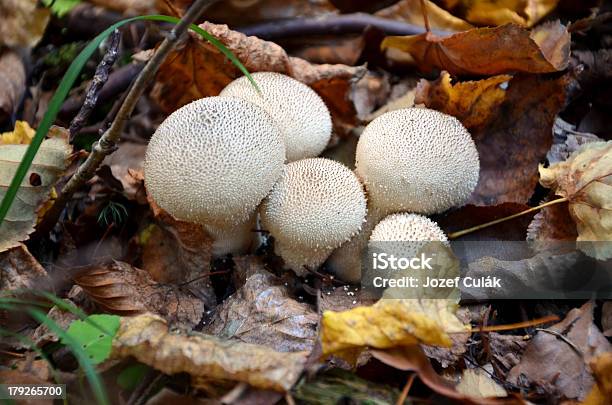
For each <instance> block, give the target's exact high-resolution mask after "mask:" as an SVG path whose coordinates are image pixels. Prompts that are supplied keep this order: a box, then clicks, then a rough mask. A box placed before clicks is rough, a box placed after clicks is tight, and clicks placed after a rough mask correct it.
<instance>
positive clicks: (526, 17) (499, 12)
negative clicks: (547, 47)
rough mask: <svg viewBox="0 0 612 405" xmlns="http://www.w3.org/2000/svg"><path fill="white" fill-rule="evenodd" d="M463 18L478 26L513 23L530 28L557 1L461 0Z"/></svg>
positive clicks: (549, 10)
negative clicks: (463, 10)
mask: <svg viewBox="0 0 612 405" xmlns="http://www.w3.org/2000/svg"><path fill="white" fill-rule="evenodd" d="M461 3H462V4H463V6H464V7H465V9H466V10H465V18H466V20H468V21H469V22H471V23H474V24H478V25H502V24H506V23H515V24H519V25H524V26H527V27H531V26H532V25H534V24H535V23H537V22H538V21H540V20H541V19H542V17H544V16H545V15H546V14H548V13H550V12H551V11H552V10H553V9H554V8H555V7H556V6H557V4H558V3H559V0H489V1H474V0H461Z"/></svg>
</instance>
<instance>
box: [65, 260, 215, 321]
mask: <svg viewBox="0 0 612 405" xmlns="http://www.w3.org/2000/svg"><path fill="white" fill-rule="evenodd" d="M74 282H75V283H76V284H78V285H79V286H80V287H81V288H82V289H83V291H84V292H85V294H87V296H88V297H89V298H90V299H91V300H93V301H94V302H96V303H97V304H98V305H99V306H100V307H101V308H102V309H104V311H105V312H110V313H113V314H118V315H134V314H139V313H143V312H147V311H148V312H153V313H156V314H159V315H161V316H163V317H164V318H165V319H167V320H168V321H169V322H172V323H173V324H180V325H186V326H188V327H193V326H195V325H197V324H198V323H199V322H200V320H201V319H202V315H203V313H204V303H203V302H202V301H201V300H199V299H198V298H197V297H195V296H193V295H192V294H191V293H189V292H188V291H185V288H181V287H178V286H172V285H164V284H159V283H157V282H155V281H153V280H152V279H151V277H150V276H149V274H148V273H147V272H146V271H144V270H141V269H137V268H135V267H132V266H130V265H129V264H127V263H122V262H114V263H111V264H106V265H96V266H90V267H88V268H85V269H82V270H81V271H80V272H79V275H78V276H76V277H74Z"/></svg>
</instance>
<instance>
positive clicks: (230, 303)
mask: <svg viewBox="0 0 612 405" xmlns="http://www.w3.org/2000/svg"><path fill="white" fill-rule="evenodd" d="M279 284H280V280H279V279H278V278H277V277H275V276H274V275H272V274H270V273H268V272H267V271H265V270H263V269H261V268H260V270H259V271H258V272H257V273H255V274H252V275H251V276H250V277H248V278H247V280H246V283H245V284H244V285H243V286H242V287H241V288H240V289H239V290H238V291H237V292H236V293H235V294H234V295H232V296H231V297H229V298H228V299H226V300H225V302H224V303H223V304H222V305H221V306H219V307H217V308H216V309H215V315H214V317H213V319H212V322H210V323H209V324H208V325H207V326H206V327H205V329H204V330H203V331H204V332H205V333H209V334H211V335H215V336H217V337H220V338H224V339H232V340H238V341H241V342H246V343H253V344H258V345H261V346H266V347H269V348H273V349H275V350H277V351H280V352H296V351H304V350H306V351H310V350H312V347H313V345H314V342H315V339H316V337H317V325H318V321H319V317H318V315H317V314H316V312H314V311H313V310H312V308H310V306H309V305H308V304H306V303H300V302H297V301H296V300H294V299H293V298H291V297H290V296H289V294H288V291H287V287H284V286H282V285H279Z"/></svg>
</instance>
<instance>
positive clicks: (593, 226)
mask: <svg viewBox="0 0 612 405" xmlns="http://www.w3.org/2000/svg"><path fill="white" fill-rule="evenodd" d="M540 183H541V184H542V185H543V186H544V187H548V188H552V189H553V191H554V192H555V193H556V194H558V195H560V196H563V197H566V198H568V199H569V211H570V214H571V215H572V218H573V219H574V221H575V222H576V227H577V230H578V238H577V241H578V242H589V241H594V242H597V241H599V243H593V244H588V243H580V244H578V247H579V249H580V250H582V251H584V252H585V253H587V254H588V255H589V256H591V257H595V258H596V259H599V260H605V259H609V258H611V257H612V246H611V245H610V243H609V241H610V240H612V141H608V142H593V143H588V144H586V145H584V146H582V147H581V148H580V149H578V150H577V151H576V152H575V153H574V154H572V155H571V156H570V158H569V159H568V160H566V161H565V162H561V163H556V164H554V165H552V166H550V167H548V168H545V167H543V166H540Z"/></svg>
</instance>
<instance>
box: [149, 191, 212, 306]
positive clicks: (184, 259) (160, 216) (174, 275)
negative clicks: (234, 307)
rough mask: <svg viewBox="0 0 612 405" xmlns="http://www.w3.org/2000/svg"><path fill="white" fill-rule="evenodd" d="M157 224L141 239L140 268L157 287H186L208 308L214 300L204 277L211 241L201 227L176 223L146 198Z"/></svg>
mask: <svg viewBox="0 0 612 405" xmlns="http://www.w3.org/2000/svg"><path fill="white" fill-rule="evenodd" d="M149 205H150V207H151V210H152V211H153V216H154V218H155V220H156V222H155V223H154V224H151V225H150V226H149V227H148V228H146V229H145V230H144V231H143V232H142V233H141V236H140V243H141V244H142V245H143V252H142V262H143V263H142V265H143V268H144V269H145V270H146V271H147V272H149V274H150V275H151V277H153V279H154V280H155V281H157V282H160V283H187V285H186V288H187V289H188V290H189V291H190V292H191V293H193V294H194V295H195V296H196V297H198V298H200V299H201V300H202V301H203V302H204V303H205V304H206V306H207V307H208V308H212V307H214V306H215V305H216V302H217V301H216V297H215V293H214V291H213V288H212V286H211V284H210V281H209V279H208V277H206V273H207V272H210V261H211V258H212V250H211V249H212V242H213V241H212V239H211V238H210V236H208V234H207V233H206V232H205V231H204V229H203V228H202V225H199V224H194V223H191V222H184V221H179V220H177V219H175V218H174V217H173V216H172V215H170V214H168V213H167V212H165V211H164V210H162V209H161V208H159V207H158V206H157V204H155V202H154V201H153V200H152V199H151V198H149Z"/></svg>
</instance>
